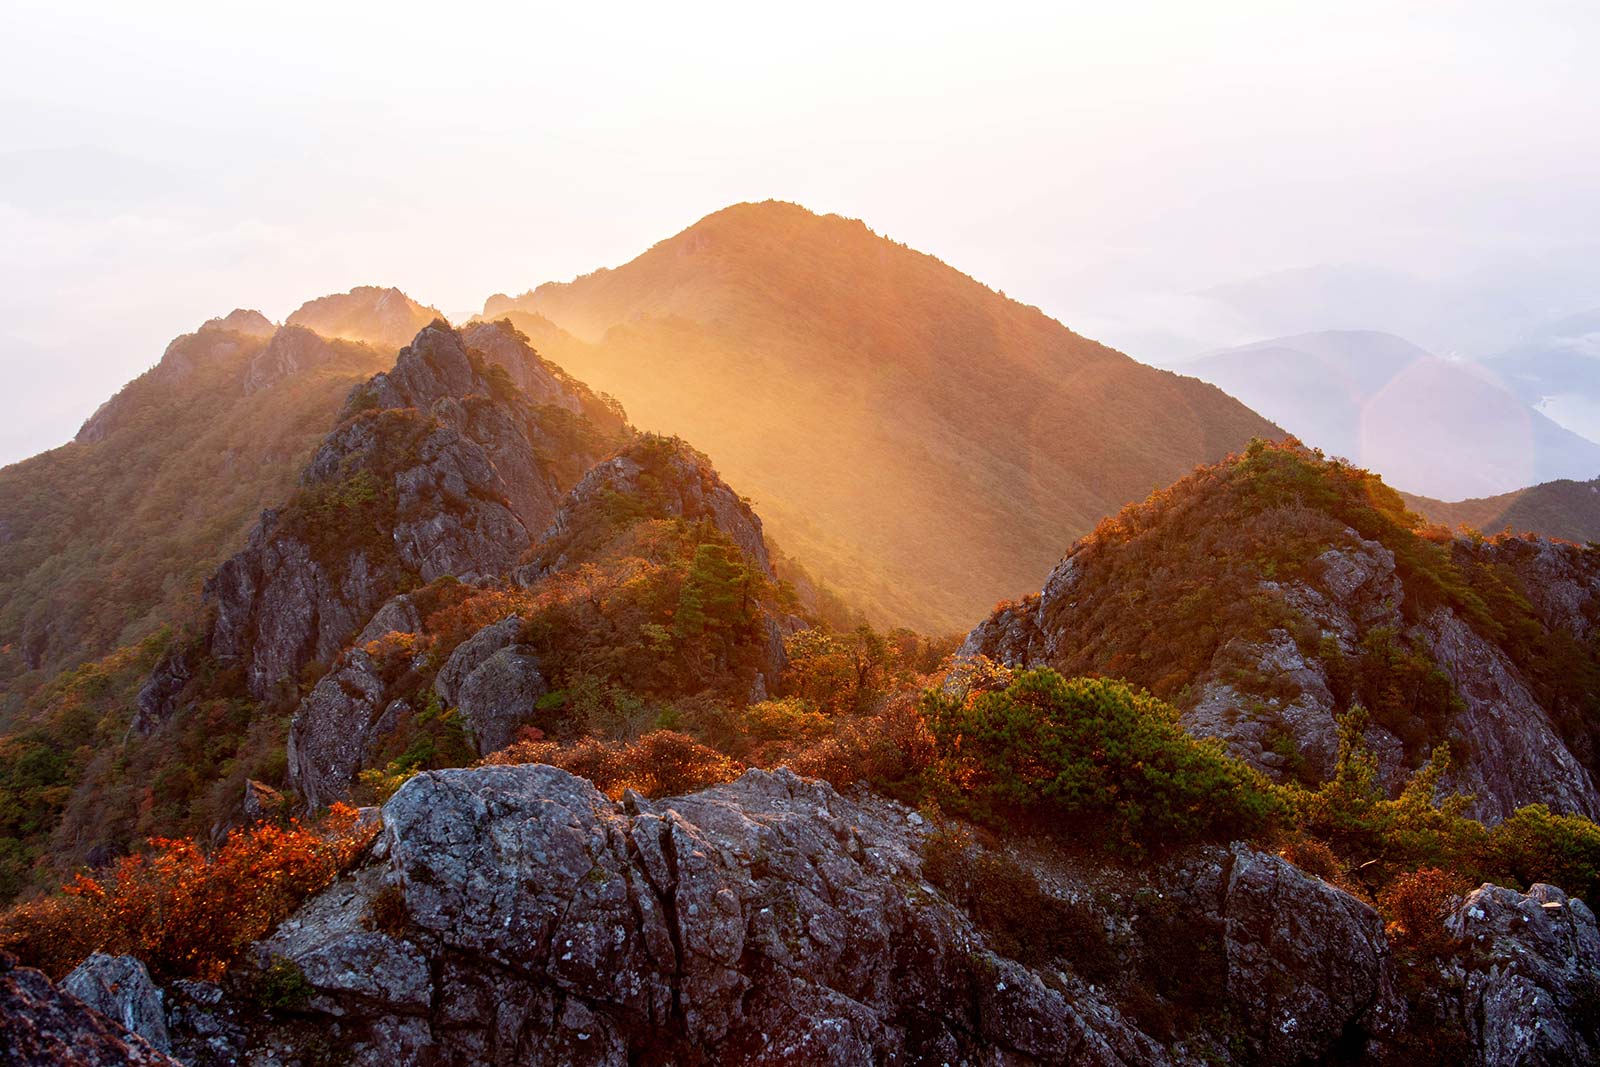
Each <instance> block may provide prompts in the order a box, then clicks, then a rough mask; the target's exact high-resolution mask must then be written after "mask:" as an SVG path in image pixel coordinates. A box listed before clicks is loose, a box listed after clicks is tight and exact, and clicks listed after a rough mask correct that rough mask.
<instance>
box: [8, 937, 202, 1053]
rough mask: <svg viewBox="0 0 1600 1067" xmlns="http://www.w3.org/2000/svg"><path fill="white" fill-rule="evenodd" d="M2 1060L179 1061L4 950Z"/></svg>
mask: <svg viewBox="0 0 1600 1067" xmlns="http://www.w3.org/2000/svg"><path fill="white" fill-rule="evenodd" d="M0 1063H3V1064H5V1065H6V1067H122V1065H126V1067H179V1064H178V1061H176V1060H174V1059H172V1058H171V1057H170V1056H168V1055H166V1054H165V1053H163V1052H161V1051H160V1050H158V1049H156V1048H154V1047H152V1046H151V1045H150V1043H149V1042H147V1041H146V1040H145V1039H144V1038H142V1037H140V1036H139V1035H138V1034H135V1033H133V1032H131V1031H129V1030H128V1029H127V1028H125V1027H123V1026H121V1025H120V1024H118V1023H117V1022H115V1021H114V1020H112V1019H109V1018H107V1017H106V1016H105V1015H103V1014H101V1013H100V1012H98V1011H95V1010H94V1009H93V1008H91V1007H89V1006H88V1005H86V1004H85V1003H84V1002H83V1001H81V1000H79V999H78V998H77V997H75V996H73V995H72V994H70V993H66V992H63V991H62V990H60V989H58V988H56V986H55V985H53V984H52V983H51V981H50V979H48V978H46V977H45V976H44V975H43V974H42V973H40V972H39V971H36V970H34V969H33V968H31V967H18V966H17V962H16V960H15V959H13V958H12V957H11V956H8V955H6V954H5V953H3V952H0Z"/></svg>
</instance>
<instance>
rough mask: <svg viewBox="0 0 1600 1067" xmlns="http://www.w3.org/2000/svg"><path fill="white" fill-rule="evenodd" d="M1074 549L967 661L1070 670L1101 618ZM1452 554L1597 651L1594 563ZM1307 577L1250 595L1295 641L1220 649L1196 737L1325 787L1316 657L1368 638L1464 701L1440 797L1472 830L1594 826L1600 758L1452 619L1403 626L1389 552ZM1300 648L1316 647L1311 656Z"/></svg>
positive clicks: (1510, 550) (1543, 548) (1521, 547)
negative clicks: (1508, 581) (1511, 577)
mask: <svg viewBox="0 0 1600 1067" xmlns="http://www.w3.org/2000/svg"><path fill="white" fill-rule="evenodd" d="M1081 549H1082V546H1079V548H1077V549H1074V551H1073V552H1072V553H1070V554H1069V555H1068V556H1067V557H1066V558H1065V559H1063V560H1062V561H1061V563H1059V564H1058V565H1057V566H1056V567H1055V568H1054V569H1053V570H1052V571H1051V572H1050V575H1049V577H1048V578H1047V579H1046V580H1045V583H1044V586H1043V589H1042V590H1041V592H1040V593H1039V594H1038V595H1037V596H1036V597H1030V598H1028V599H1027V600H1025V601H1023V602H1022V603H1020V604H1018V605H1015V606H1010V607H1005V608H1002V609H1001V610H998V611H996V612H995V614H994V615H992V616H991V617H990V618H989V619H987V620H985V621H984V622H982V623H980V624H979V625H978V626H977V627H975V628H974V629H973V630H972V631H971V633H969V634H968V636H967V638H966V641H965V642H964V643H963V645H962V647H961V649H960V651H959V652H958V656H959V657H968V658H970V657H973V656H977V655H983V656H987V657H989V658H990V659H993V660H996V661H999V662H1002V663H1005V664H1007V665H1010V666H1014V667H1026V666H1056V665H1059V664H1061V663H1062V662H1063V661H1064V660H1065V658H1066V657H1067V656H1068V655H1069V654H1070V653H1071V652H1072V650H1073V648H1074V645H1075V642H1076V640H1077V635H1078V634H1079V632H1080V631H1081V629H1082V627H1083V625H1084V623H1083V622H1082V621H1081V620H1082V619H1083V618H1084V617H1085V616H1086V613H1087V612H1088V611H1089V610H1090V609H1091V608H1092V607H1093V606H1094V605H1092V604H1091V603H1089V602H1088V601H1087V600H1086V599H1085V598H1084V596H1083V595H1081V589H1082V588H1083V586H1084V584H1085V583H1084V577H1085V574H1086V570H1085V568H1086V567H1090V566H1093V564H1086V563H1085V562H1084V559H1085V558H1087V557H1086V556H1085V555H1084V554H1083V552H1082V551H1081ZM1456 550H1457V551H1458V552H1462V553H1475V554H1477V555H1478V556H1480V557H1481V558H1482V559H1483V560H1485V561H1486V562H1487V563H1488V564H1489V565H1491V566H1500V567H1504V568H1507V569H1509V570H1510V571H1512V572H1514V573H1516V574H1517V575H1519V576H1520V577H1522V578H1524V579H1525V580H1524V581H1523V582H1522V583H1521V588H1523V589H1526V590H1527V591H1528V592H1529V595H1530V599H1531V601H1532V605H1533V608H1534V610H1535V612H1536V614H1537V615H1538V616H1539V618H1540V619H1541V621H1542V622H1543V624H1544V625H1545V626H1546V627H1548V628H1549V630H1550V631H1551V632H1560V633H1565V634H1566V635H1568V636H1570V637H1571V638H1572V639H1573V640H1575V641H1578V642H1584V641H1588V640H1589V639H1590V635H1591V633H1592V632H1593V631H1594V628H1595V625H1596V623H1595V620H1596V618H1597V617H1600V558H1597V557H1596V555H1595V554H1594V553H1592V552H1589V551H1587V550H1585V549H1583V548H1580V547H1579V546H1576V545H1570V544H1564V543H1559V542H1552V541H1548V540H1542V539H1519V540H1511V541H1506V542H1499V543H1491V542H1484V543H1482V544H1479V545H1473V544H1472V543H1471V542H1466V541H1463V542H1461V543H1460V544H1459V545H1458V546H1457V548H1456ZM1313 570H1314V575H1313V576H1312V577H1310V578H1308V579H1303V580H1302V579H1296V580H1288V581H1279V580H1270V579H1266V578H1263V579H1262V580H1260V581H1259V582H1258V583H1257V587H1256V590H1255V592H1256V593H1257V595H1260V596H1263V597H1267V598H1270V599H1271V600H1273V601H1274V602H1277V603H1279V604H1281V605H1283V606H1284V607H1285V608H1286V609H1287V610H1288V612H1289V613H1290V615H1291V616H1292V617H1293V618H1294V619H1295V620H1297V623H1296V625H1297V627H1298V628H1299V629H1300V630H1301V633H1299V634H1297V633H1294V632H1291V629H1290V628H1289V627H1288V626H1280V627H1277V628H1274V629H1272V630H1271V631H1269V632H1268V633H1267V635H1266V636H1265V638H1264V639H1249V638H1244V637H1237V638H1235V639H1233V640H1231V641H1226V642H1225V643H1223V644H1222V645H1221V647H1220V648H1219V650H1218V652H1217V655H1216V657H1215V659H1214V660H1213V661H1212V664H1211V666H1210V668H1209V669H1208V670H1207V671H1206V672H1205V673H1203V674H1202V675H1201V676H1199V677H1197V678H1195V679H1193V682H1192V684H1191V688H1190V691H1189V694H1188V697H1187V699H1186V700H1183V701H1180V704H1179V707H1180V710H1181V711H1182V712H1183V722H1184V725H1185V726H1186V727H1187V728H1188V729H1189V730H1191V731H1192V732H1194V733H1197V734H1201V735H1205V736H1212V737H1218V738H1221V739H1222V740H1223V741H1224V742H1225V743H1226V744H1227V747H1228V749H1229V751H1230V752H1231V753H1233V754H1234V755H1236V756H1238V757H1239V758H1241V759H1243V760H1245V761H1246V762H1248V763H1250V764H1251V765H1252V766H1255V767H1256V768H1258V769H1260V770H1262V771H1264V772H1266V773H1268V774H1269V775H1271V776H1273V777H1278V778H1282V777H1285V776H1286V775H1287V774H1288V773H1289V769H1290V759H1289V757H1287V756H1286V755H1285V754H1284V753H1285V751H1286V750H1287V751H1289V752H1292V753H1294V755H1295V758H1296V759H1297V760H1300V761H1303V762H1304V765H1305V771H1306V772H1307V773H1308V774H1309V775H1310V776H1312V777H1314V778H1316V779H1323V778H1326V777H1327V776H1328V775H1329V774H1331V773H1332V770H1333V765H1334V759H1335V757H1336V756H1337V753H1338V728H1337V723H1336V721H1335V716H1336V714H1337V713H1339V712H1341V711H1343V710H1344V708H1343V706H1341V705H1340V703H1339V702H1338V701H1337V700H1336V698H1335V695H1334V688H1335V679H1334V678H1333V677H1332V674H1333V667H1332V665H1331V663H1330V661H1329V659H1328V656H1327V655H1326V653H1325V650H1324V648H1323V647H1321V645H1320V642H1323V641H1332V642H1334V643H1335V644H1336V645H1337V648H1338V650H1339V652H1340V654H1342V655H1343V656H1353V655H1355V654H1357V652H1358V649H1359V646H1360V643H1361V641H1362V639H1363V637H1364V636H1366V635H1368V634H1371V633H1372V632H1373V631H1375V630H1378V629H1380V628H1382V629H1386V630H1388V631H1392V632H1393V633H1395V634H1398V635H1401V636H1402V637H1404V638H1405V639H1408V640H1409V641H1411V642H1412V643H1413V644H1414V645H1415V646H1416V647H1419V648H1421V649H1424V650H1426V652H1427V654H1428V655H1429V657H1430V658H1431V659H1432V661H1433V662H1434V663H1435V664H1437V666H1438V668H1439V669H1440V670H1442V671H1443V672H1444V674H1445V675H1446V676H1447V677H1448V679H1449V682H1450V684H1451V686H1452V687H1453V689H1454V691H1455V693H1456V694H1457V695H1458V696H1459V698H1460V701H1461V707H1460V710H1459V711H1458V713H1457V714H1455V715H1454V716H1452V717H1451V719H1450V722H1449V733H1448V740H1449V741H1450V742H1451V746H1452V752H1453V755H1454V765H1453V767H1452V770H1451V772H1450V774H1449V776H1448V778H1447V783H1446V784H1447V785H1448V786H1449V787H1450V788H1453V789H1455V790H1457V791H1459V792H1462V793H1468V794H1471V795H1472V796H1473V797H1474V798H1475V799H1474V801H1473V805H1472V807H1471V809H1470V811H1471V813H1472V814H1473V816H1474V817H1476V818H1479V819H1482V820H1485V821H1488V822H1495V821H1498V820H1499V819H1501V818H1504V817H1505V816H1506V815H1509V814H1510V813H1511V812H1512V811H1514V810H1515V809H1517V808H1518V807H1521V806H1523V805H1526V804H1534V803H1543V804H1547V805H1549V806H1550V807H1552V808H1555V809H1557V810H1561V811H1570V812H1577V813H1580V814H1583V815H1586V816H1588V817H1590V818H1595V817H1596V816H1600V792H1597V790H1596V786H1595V777H1594V771H1593V768H1594V766H1595V764H1594V762H1593V753H1592V752H1590V751H1584V749H1585V747H1586V746H1585V745H1584V744H1583V743H1582V741H1581V739H1572V738H1569V737H1566V736H1563V734H1562V732H1561V731H1560V730H1559V729H1558V728H1557V723H1556V712H1557V711H1558V710H1560V709H1556V708H1553V707H1551V706H1547V705H1546V704H1544V703H1541V699H1540V697H1539V696H1537V695H1536V693H1535V689H1534V685H1533V683H1532V681H1531V680H1530V679H1529V678H1528V677H1527V675H1526V674H1525V673H1524V672H1523V671H1522V670H1521V669H1519V667H1518V666H1517V665H1516V664H1515V663H1514V662H1512V660H1511V658H1510V657H1509V656H1508V655H1507V653H1506V651H1505V650H1504V649H1503V648H1501V647H1500V646H1498V645H1497V644H1496V643H1495V642H1493V641H1491V640H1490V639H1488V638H1487V637H1485V636H1484V635H1483V634H1482V633H1480V632H1479V631H1478V630H1477V629H1475V628H1474V627H1473V626H1472V625H1471V624H1470V623H1469V622H1468V621H1467V620H1466V619H1464V618H1462V617H1461V615H1460V614H1459V613H1458V612H1456V611H1454V610H1452V609H1451V608H1449V607H1438V608H1435V609H1433V610H1431V611H1429V612H1428V613H1427V614H1426V615H1425V616H1424V617H1422V618H1421V619H1418V620H1414V621H1413V620H1408V618H1407V617H1406V614H1405V613H1404V612H1403V611H1402V604H1403V602H1404V600H1405V598H1406V588H1405V586H1404V583H1403V582H1402V579H1401V576H1400V573H1399V571H1398V570H1397V567H1396V561H1395V555H1394V553H1393V552H1392V551H1390V550H1389V549H1387V548H1385V547H1384V546H1383V545H1382V544H1380V543H1378V542H1376V541H1373V540H1369V539H1366V538H1363V537H1362V536H1361V535H1360V534H1358V533H1357V532H1356V531H1355V530H1353V529H1350V528H1348V527H1346V528H1345V529H1344V530H1343V532H1342V535H1341V536H1339V537H1338V538H1337V540H1336V541H1335V543H1333V544H1330V545H1329V546H1328V547H1327V548H1326V549H1325V550H1324V551H1323V552H1322V553H1321V554H1320V555H1319V556H1318V557H1317V559H1316V561H1315V566H1314V568H1313ZM1307 628H1309V629H1307ZM1307 635H1314V637H1315V638H1316V639H1319V640H1317V641H1315V642H1312V643H1310V644H1309V647H1308V641H1307V639H1306V637H1307ZM1241 668H1243V669H1241ZM1284 683H1288V684H1287V686H1285V685H1284ZM1285 689H1287V690H1288V692H1287V693H1286V692H1285V691H1284V690H1285ZM1283 738H1287V741H1286V742H1285V741H1284V740H1281V739H1283ZM1275 739H1278V743H1277V744H1274V740H1275ZM1366 740H1367V742H1368V744H1369V745H1370V746H1371V747H1372V749H1373V751H1374V753H1375V754H1376V755H1377V757H1378V759H1379V765H1380V769H1381V771H1382V774H1383V777H1384V778H1385V780H1386V781H1387V782H1388V784H1389V785H1390V787H1391V788H1392V789H1398V788H1399V786H1400V785H1401V784H1403V781H1404V779H1405V777H1406V776H1407V775H1408V774H1409V768H1408V767H1407V766H1406V759H1405V754H1404V752H1403V746H1402V743H1401V739H1400V738H1398V737H1397V736H1395V734H1394V733H1393V732H1392V731H1390V730H1388V729H1385V728H1384V727H1383V726H1381V725H1378V724H1372V725H1369V726H1368V728H1367V731H1366ZM1575 749H1577V750H1576V751H1575Z"/></svg>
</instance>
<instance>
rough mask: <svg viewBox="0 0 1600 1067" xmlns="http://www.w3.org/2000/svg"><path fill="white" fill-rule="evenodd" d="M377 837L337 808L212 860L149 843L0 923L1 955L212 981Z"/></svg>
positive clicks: (191, 849)
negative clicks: (93, 959) (120, 963)
mask: <svg viewBox="0 0 1600 1067" xmlns="http://www.w3.org/2000/svg"><path fill="white" fill-rule="evenodd" d="M376 832H377V828H376V826H375V825H373V824H371V823H365V824H362V823H358V821H357V815H356V810H355V809H354V808H351V807H347V806H345V805H342V804H336V805H334V807H333V810H332V811H331V812H329V814H328V815H327V816H326V817H325V818H324V819H322V820H321V821H320V822H318V823H317V824H316V825H315V826H312V827H306V826H302V825H300V824H299V823H298V822H291V823H290V824H289V825H288V826H273V825H271V824H268V823H263V824H260V825H257V826H254V827H251V828H249V829H237V830H234V831H233V832H232V833H230V834H229V835H228V839H227V841H226V842H225V843H224V844H223V846H222V847H221V848H220V849H218V850H216V852H214V853H212V854H209V855H208V854H207V853H206V852H204V851H203V850H202V849H201V848H200V846H199V845H197V844H195V842H193V841H191V840H171V839H167V838H153V839H152V840H151V841H150V849H149V851H147V852H142V853H139V854H138V855H133V856H127V857H124V858H123V859H122V860H120V861H118V862H117V863H116V864H115V865H114V866H112V867H111V868H110V869H109V870H107V871H104V872H101V873H99V874H95V875H88V874H79V875H78V876H77V877H75V878H74V879H73V880H72V881H71V882H70V883H68V884H67V885H66V886H64V887H62V891H61V893H60V894H58V895H56V896H51V897H46V898H44V899H42V900H38V901H33V902H30V903H26V904H20V905H18V906H16V907H14V908H12V909H11V910H10V911H9V912H6V913H5V914H4V915H0V948H5V949H7V950H8V951H11V952H14V953H16V955H17V956H19V957H20V958H21V959H22V960H23V962H25V963H29V964H32V965H34V966H37V967H39V968H41V969H42V970H44V971H45V972H46V973H48V974H51V975H54V976H56V977H59V976H60V975H62V974H64V973H66V972H67V971H69V970H71V969H72V968H73V967H74V966H76V965H77V964H78V963H79V962H81V961H82V960H83V958H84V957H86V956H87V955H89V953H91V952H96V951H100V952H109V953H113V954H118V955H120V954H130V955H134V956H137V957H139V958H140V959H141V960H143V961H144V962H145V963H146V964H147V965H148V966H149V968H150V971H151V973H152V974H153V975H154V976H155V977H156V979H157V980H158V981H162V980H166V979H170V978H180V977H194V978H204V979H209V980H215V979H217V978H219V977H221V975H222V972H223V971H224V970H225V969H226V967H227V965H228V962H229V961H230V960H232V959H233V958H234V957H236V956H237V955H238V954H239V953H240V952H241V951H242V950H243V949H244V948H245V947H246V946H247V945H249V944H250V943H251V942H252V941H256V940H258V939H260V938H262V937H264V936H266V935H267V934H268V933H270V932H271V931H272V929H273V928H274V927H276V926H277V925H278V924H279V923H280V922H282V921H283V920H284V919H285V918H287V917H288V915H289V913H290V912H291V911H293V910H294V908H295V907H296V906H298V905H299V904H300V902H301V901H303V900H305V899H306V898H307V897H309V896H310V895H311V894H313V893H315V892H317V891H318V890H320V889H322V888H323V887H324V886H326V885H328V883H330V882H332V881H333V879H334V878H335V877H336V876H337V875H338V874H339V872H340V871H342V870H343V869H344V868H346V867H347V866H349V865H350V864H351V863H352V862H354V860H355V858H356V857H357V856H358V855H359V854H360V852H361V851H362V849H364V848H365V847H366V845H367V844H368V842H370V841H371V840H372V837H373V835H374V834H375V833H376Z"/></svg>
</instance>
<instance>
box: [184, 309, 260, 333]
mask: <svg viewBox="0 0 1600 1067" xmlns="http://www.w3.org/2000/svg"><path fill="white" fill-rule="evenodd" d="M200 329H201V330H202V331H204V330H228V331H231V332H233V333H242V334H245V335H247V336H250V337H271V336H272V335H273V334H274V333H276V332H277V330H278V328H277V327H276V326H274V325H273V324H272V320H271V319H269V318H267V317H266V316H265V315H263V314H261V312H259V311H256V310H254V309H251V308H234V309H233V310H232V311H230V312H228V313H227V314H226V315H223V316H220V317H219V318H215V319H207V320H206V321H205V322H203V323H201V325H200Z"/></svg>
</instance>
